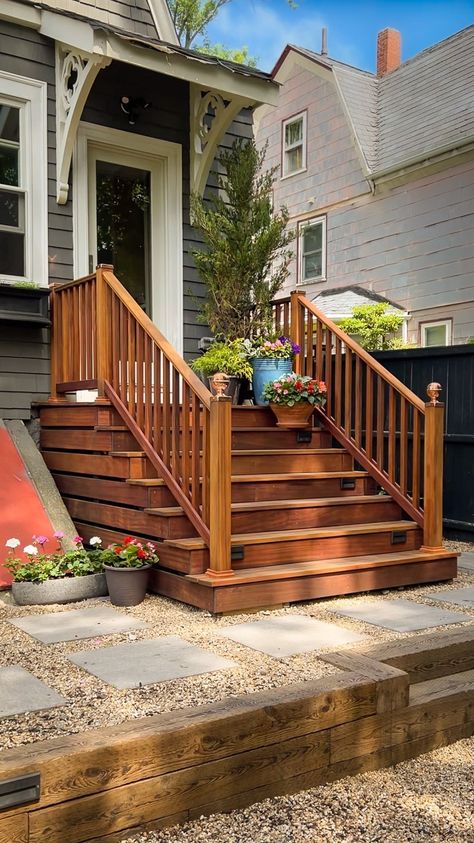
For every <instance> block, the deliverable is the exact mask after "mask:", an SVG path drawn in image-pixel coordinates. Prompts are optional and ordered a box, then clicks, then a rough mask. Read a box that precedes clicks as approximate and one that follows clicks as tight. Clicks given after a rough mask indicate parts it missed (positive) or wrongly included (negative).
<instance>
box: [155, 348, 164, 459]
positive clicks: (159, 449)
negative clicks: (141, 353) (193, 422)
mask: <svg viewBox="0 0 474 843" xmlns="http://www.w3.org/2000/svg"><path fill="white" fill-rule="evenodd" d="M161 360H162V354H161V350H160V349H159V348H158V346H157V345H155V344H153V443H154V448H155V451H156V453H157V454H158V455H159V456H161V457H162V456H163V435H162V430H161V426H162V421H163V413H162V409H163V399H162V395H161Z"/></svg>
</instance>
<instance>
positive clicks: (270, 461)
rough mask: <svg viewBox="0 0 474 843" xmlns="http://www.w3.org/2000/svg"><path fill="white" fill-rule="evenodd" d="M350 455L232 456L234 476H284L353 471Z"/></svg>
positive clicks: (339, 452)
mask: <svg viewBox="0 0 474 843" xmlns="http://www.w3.org/2000/svg"><path fill="white" fill-rule="evenodd" d="M352 467H353V460H352V457H351V455H350V454H347V453H345V452H344V451H340V450H338V449H336V448H335V449H334V450H333V451H331V452H330V453H327V454H310V453H307V454H305V452H304V451H302V452H301V454H278V455H275V454H269V455H268V456H266V455H265V454H263V455H256V456H250V455H249V456H244V455H242V456H241V455H240V454H234V455H233V456H232V474H284V473H286V472H299V471H302V472H303V471H304V472H313V471H352Z"/></svg>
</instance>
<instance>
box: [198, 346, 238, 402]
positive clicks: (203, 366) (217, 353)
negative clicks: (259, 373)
mask: <svg viewBox="0 0 474 843" xmlns="http://www.w3.org/2000/svg"><path fill="white" fill-rule="evenodd" d="M191 366H192V368H193V369H194V371H195V372H197V373H198V374H200V375H201V376H202V377H203V378H206V380H207V381H208V384H209V389H210V390H211V392H212V393H213V394H215V390H214V387H213V384H212V375H215V374H217V372H223V373H224V374H225V375H228V377H229V385H228V387H227V390H226V394H227V395H230V396H231V398H232V403H233V404H237V403H238V400H239V393H240V387H241V384H242V381H243V380H244V379H247V380H250V378H251V377H252V366H251V365H250V363H249V361H248V358H247V352H246V349H245V346H244V344H243V341H242V340H232V341H231V342H213V343H212V345H211V346H210V347H209V348H208V349H207V351H205V352H204V354H202V355H201V357H198V358H197V359H196V360H194V361H193V362H192V363H191Z"/></svg>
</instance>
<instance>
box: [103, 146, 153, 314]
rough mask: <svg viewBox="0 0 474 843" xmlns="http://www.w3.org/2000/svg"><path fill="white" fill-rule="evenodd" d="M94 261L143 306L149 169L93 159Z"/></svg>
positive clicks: (146, 278) (145, 300)
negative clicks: (109, 268)
mask: <svg viewBox="0 0 474 843" xmlns="http://www.w3.org/2000/svg"><path fill="white" fill-rule="evenodd" d="M96 189H97V262H98V263H108V264H113V266H114V271H115V275H116V276H117V278H118V279H119V281H121V283H122V284H123V285H124V287H126V288H127V290H128V291H129V292H130V293H131V295H132V296H133V297H134V298H135V300H136V301H137V302H138V303H139V304H140V305H141V306H142V307H144V308H145V309H146V310H149V305H150V301H149V287H150V173H149V171H148V170H139V169H136V168H135V167H125V166H124V165H122V164H113V163H112V162H109V161H97V162H96Z"/></svg>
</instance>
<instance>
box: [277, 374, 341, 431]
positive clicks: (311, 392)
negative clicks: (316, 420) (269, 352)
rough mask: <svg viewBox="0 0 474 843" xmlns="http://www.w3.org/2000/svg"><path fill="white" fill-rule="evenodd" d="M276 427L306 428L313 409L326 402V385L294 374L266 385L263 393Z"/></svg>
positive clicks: (283, 376)
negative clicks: (275, 420)
mask: <svg viewBox="0 0 474 843" xmlns="http://www.w3.org/2000/svg"><path fill="white" fill-rule="evenodd" d="M263 394H264V397H265V399H266V400H267V401H269V403H270V408H271V410H272V411H273V413H274V414H275V416H276V418H277V427H289V428H301V427H308V425H309V422H310V418H311V416H312V414H313V412H314V408H315V407H317V406H320V407H321V406H322V405H323V404H324V402H325V400H326V384H325V383H324V382H323V381H318V380H314V379H313V378H310V377H308V376H307V375H297V374H295V373H294V372H292V373H291V374H288V375H282V377H280V378H277V379H276V380H274V381H273V382H271V383H268V384H267V385H266V386H265V388H264V391H263Z"/></svg>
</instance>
